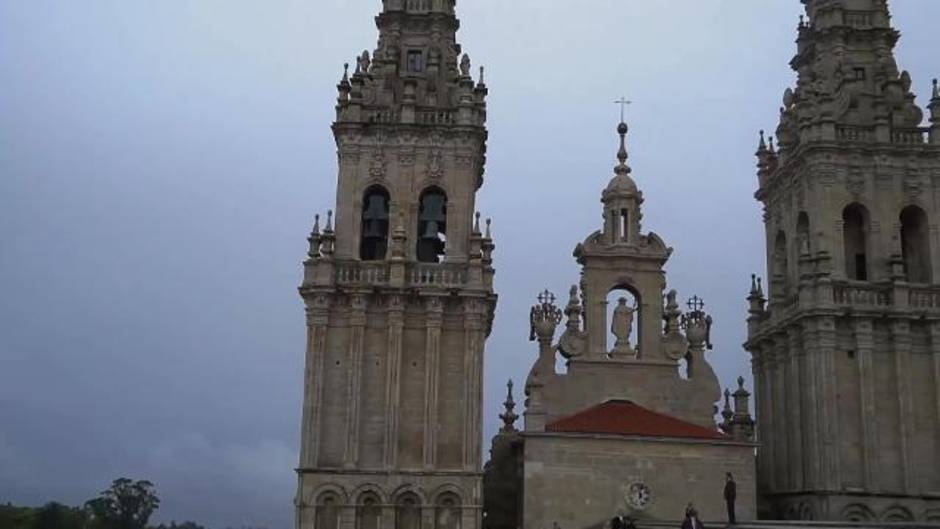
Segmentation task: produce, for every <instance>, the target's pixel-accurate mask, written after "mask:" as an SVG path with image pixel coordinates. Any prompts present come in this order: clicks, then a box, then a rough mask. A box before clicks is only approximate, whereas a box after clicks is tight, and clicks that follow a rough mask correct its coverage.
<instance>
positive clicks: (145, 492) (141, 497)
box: [85, 478, 160, 529]
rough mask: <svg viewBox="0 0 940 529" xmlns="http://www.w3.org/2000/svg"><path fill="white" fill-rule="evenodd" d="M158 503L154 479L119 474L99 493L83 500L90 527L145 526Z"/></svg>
mask: <svg viewBox="0 0 940 529" xmlns="http://www.w3.org/2000/svg"><path fill="white" fill-rule="evenodd" d="M159 506H160V498H158V497H157V494H156V492H155V491H154V488H153V483H151V482H149V481H146V480H139V481H133V480H130V479H127V478H119V479H116V480H114V482H113V483H111V487H110V488H109V489H108V490H106V491H104V492H102V493H101V495H100V496H98V497H97V498H95V499H93V500H89V501H87V502H85V511H86V512H87V513H88V517H89V519H90V521H91V528H92V529H145V528H146V527H147V522H148V521H150V517H151V516H152V515H153V513H154V511H156V510H157V508H158V507H159Z"/></svg>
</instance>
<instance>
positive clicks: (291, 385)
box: [0, 0, 940, 529]
mask: <svg viewBox="0 0 940 529" xmlns="http://www.w3.org/2000/svg"><path fill="white" fill-rule="evenodd" d="M891 3H892V7H893V10H894V15H895V23H896V25H897V26H898V27H899V28H900V29H901V30H902V32H903V34H904V37H903V39H902V41H901V47H900V49H899V60H900V63H901V66H902V68H907V69H909V70H910V71H911V73H912V75H913V78H914V80H915V85H914V86H915V90H916V91H917V93H918V95H919V96H920V97H919V99H918V102H919V103H920V104H921V105H924V104H925V103H926V100H927V98H928V97H929V90H928V89H929V86H930V79H931V78H932V77H933V76H935V75H936V74H938V73H940V54H938V53H937V51H936V50H937V46H938V44H940V41H938V39H937V37H936V36H935V35H936V34H935V24H936V21H937V20H940V2H938V1H937V0H895V1H894V2H891ZM573 6H577V7H573ZM379 8H380V2H379V1H378V0H368V1H366V0H355V1H354V0H264V1H261V0H160V1H155V0H149V1H148V0H86V1H82V2H76V1H74V0H58V1H53V0H0V502H6V501H13V502H16V503H25V504H40V503H44V502H46V501H49V500H59V501H63V502H69V503H73V504H78V503H81V502H83V501H84V500H86V499H88V498H90V497H92V496H93V495H94V494H95V493H97V492H98V491H100V490H101V489H103V488H105V487H106V486H107V485H108V483H109V482H110V480H111V479H112V478H115V477H118V476H124V475H126V476H130V477H134V478H148V479H151V480H152V481H154V482H155V483H156V485H157V487H158V490H159V492H160V494H161V496H162V498H163V500H164V503H163V506H162V508H161V510H160V514H159V519H161V520H169V519H171V518H175V519H192V520H195V521H198V522H201V523H204V524H208V525H211V526H213V527H223V526H225V525H243V524H252V525H261V526H267V527H271V528H272V529H275V528H276V529H287V528H288V527H290V525H291V517H292V506H291V500H292V496H293V493H294V486H295V479H294V476H293V470H292V469H293V468H294V466H295V464H296V459H297V456H296V453H297V446H298V442H299V433H298V426H299V423H300V399H301V391H302V387H301V378H302V372H303V365H302V361H303V349H304V319H303V310H302V306H301V300H300V298H299V297H298V295H297V293H296V286H297V285H298V284H299V282H300V276H301V264H300V263H301V260H302V258H303V257H304V253H305V251H306V241H305V237H306V235H307V233H308V232H309V229H310V226H311V223H312V219H313V215H314V213H316V212H325V211H326V210H327V209H328V208H331V207H332V205H333V201H334V192H335V178H336V170H335V154H334V144H333V141H332V136H331V133H330V128H329V125H330V122H331V119H332V117H333V104H334V100H335V84H336V82H337V81H338V79H339V77H340V75H341V73H342V64H343V62H351V61H352V59H353V58H354V56H355V55H356V54H357V53H359V52H361V51H362V50H363V49H366V48H368V49H372V48H373V47H374V44H375V40H376V30H375V27H374V25H373V16H374V15H375V14H376V12H377V11H378V9H379ZM458 10H459V13H460V17H461V19H462V22H463V29H462V31H461V34H460V40H461V42H462V43H463V44H464V47H465V50H466V51H468V52H469V53H470V55H471V57H472V58H473V60H474V63H475V64H483V65H485V66H486V67H487V83H488V84H489V86H490V90H491V96H490V100H489V102H490V107H489V108H490V113H489V116H490V123H489V126H490V131H491V136H490V142H489V156H488V158H489V161H488V165H487V178H486V184H485V186H484V188H483V190H482V193H481V197H480V201H479V204H480V206H481V209H482V210H483V212H484V214H485V215H487V216H492V217H493V219H494V221H493V222H494V232H495V238H496V244H497V251H496V254H495V259H496V266H497V267H498V275H497V288H498V292H499V294H500V305H499V308H498V314H497V319H496V325H495V328H494V331H493V334H492V336H491V338H490V340H489V342H488V347H487V357H486V358H487V364H486V392H487V400H486V406H485V413H486V421H487V422H486V437H487V439H486V443H487V445H488V443H489V437H490V436H491V435H492V434H493V432H494V430H495V425H496V422H497V420H496V414H497V413H498V409H499V402H500V401H501V400H502V397H503V391H504V389H503V388H504V384H505V381H506V379H507V378H509V377H514V378H516V379H522V378H524V376H525V373H526V372H527V370H528V368H529V365H530V364H531V362H532V360H533V359H534V357H535V350H534V349H533V347H532V345H531V344H529V343H528V342H527V341H526V338H527V332H528V328H527V321H526V320H527V312H528V307H529V305H530V304H531V303H532V302H533V300H534V295H535V294H536V293H537V292H538V291H540V290H541V289H543V288H546V287H548V288H551V289H553V290H554V291H556V292H558V293H560V294H561V293H564V292H565V291H566V290H567V287H568V286H569V285H570V284H572V283H573V282H576V281H577V273H578V270H577V267H576V265H575V263H574V261H573V259H572V257H571V250H572V249H573V248H574V245H575V244H576V243H577V242H578V241H580V240H582V239H583V238H584V236H586V235H587V234H588V233H590V232H591V231H593V230H595V229H596V228H597V227H598V225H599V221H600V204H599V197H600V191H601V189H602V188H603V187H604V186H605V185H606V183H607V181H608V179H609V178H610V176H611V173H612V167H613V164H614V161H615V160H614V154H615V150H616V136H615V134H614V127H615V125H616V121H617V118H618V109H617V107H616V106H615V105H614V104H613V101H614V99H616V98H618V97H619V96H621V95H626V96H627V97H628V98H630V99H633V100H634V101H635V103H634V104H633V105H632V106H631V107H630V109H629V121H630V125H631V133H630V136H629V138H628V140H629V149H630V156H631V164H632V166H633V168H634V176H635V178H636V180H637V182H638V183H639V185H640V187H641V188H642V189H643V191H644V192H645V194H646V199H647V200H646V204H645V211H644V213H645V218H644V229H646V230H653V231H655V232H657V233H658V234H659V235H661V236H662V237H663V238H664V239H665V240H666V242H667V243H668V244H670V245H671V246H673V247H674V248H675V253H674V254H673V257H672V259H671V261H670V263H669V266H668V271H669V283H670V287H674V288H677V289H678V290H679V292H680V296H682V297H683V298H686V297H689V296H691V295H692V294H698V295H700V296H702V297H704V298H705V300H706V302H707V303H708V308H709V309H710V310H711V312H712V314H713V315H714V317H715V321H716V327H715V334H716V336H715V342H716V349H715V351H714V352H712V353H710V355H711V356H710V358H711V360H712V362H713V364H714V365H715V366H716V368H717V370H718V372H719V375H720V376H721V378H722V381H723V383H725V384H730V383H731V382H732V381H733V379H734V378H735V377H737V375H738V374H742V373H747V372H748V371H749V363H748V360H747V358H746V356H745V353H744V352H743V351H742V349H741V347H740V343H741V342H742V341H743V339H744V332H745V325H744V317H745V304H744V296H745V295H746V291H747V287H748V281H749V279H748V278H749V274H750V273H751V272H753V271H762V270H763V268H764V258H763V255H764V253H763V252H764V250H763V236H762V225H761V219H760V210H759V207H758V205H757V203H756V202H755V201H754V200H753V198H752V193H753V191H754V188H755V182H756V178H755V176H754V163H755V160H754V157H753V152H754V149H755V147H756V141H757V130H758V129H760V128H762V127H763V128H766V129H768V130H773V129H774V128H775V126H776V117H777V108H778V106H779V105H780V95H781V94H782V92H783V90H784V88H786V87H787V86H788V85H790V84H791V82H792V79H793V76H792V74H791V72H790V70H789V68H788V66H787V63H788V61H789V59H790V58H791V57H792V55H793V51H794V44H793V40H794V38H795V31H796V22H797V16H798V14H799V13H800V11H801V4H800V2H799V1H798V0H668V1H667V0H657V1H653V0H646V1H640V0H630V1H626V0H621V1H615V0H582V1H579V2H546V1H544V0H511V1H510V0H474V1H471V0H462V1H461V2H459V4H458ZM534 264H537V265H538V266H537V267H534V268H533V265H534Z"/></svg>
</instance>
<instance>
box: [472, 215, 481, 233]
mask: <svg viewBox="0 0 940 529" xmlns="http://www.w3.org/2000/svg"><path fill="white" fill-rule="evenodd" d="M473 234H474V235H480V234H481V232H480V212H479V211H477V212H476V214H475V215H474V221H473Z"/></svg>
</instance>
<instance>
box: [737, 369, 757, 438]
mask: <svg viewBox="0 0 940 529" xmlns="http://www.w3.org/2000/svg"><path fill="white" fill-rule="evenodd" d="M732 396H733V397H734V415H733V416H732V419H731V431H732V436H734V438H735V439H737V440H739V441H751V440H753V439H754V418H753V417H751V410H750V398H751V394H750V393H749V392H748V391H747V390H746V389H744V377H738V390H737V391H735V392H734V393H733V394H732Z"/></svg>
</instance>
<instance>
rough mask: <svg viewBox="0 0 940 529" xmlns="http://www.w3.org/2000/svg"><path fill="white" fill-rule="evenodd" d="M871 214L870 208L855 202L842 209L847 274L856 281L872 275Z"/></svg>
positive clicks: (864, 279)
mask: <svg viewBox="0 0 940 529" xmlns="http://www.w3.org/2000/svg"><path fill="white" fill-rule="evenodd" d="M870 234H871V215H870V214H869V213H868V208H866V207H865V206H863V205H862V204H860V203H858V202H853V203H851V204H849V205H848V206H846V207H845V209H843V210H842V245H843V249H844V252H845V276H846V277H847V278H848V279H852V280H856V281H868V280H869V278H870V277H871V273H870V268H871V257H870V248H871V243H870V241H869V239H870Z"/></svg>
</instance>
